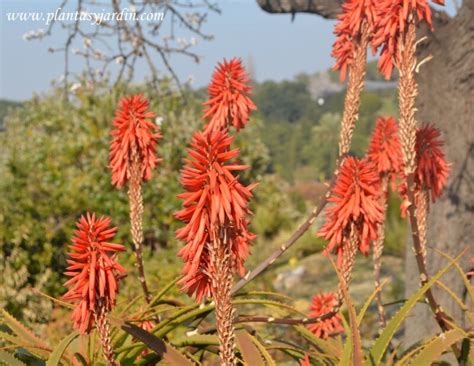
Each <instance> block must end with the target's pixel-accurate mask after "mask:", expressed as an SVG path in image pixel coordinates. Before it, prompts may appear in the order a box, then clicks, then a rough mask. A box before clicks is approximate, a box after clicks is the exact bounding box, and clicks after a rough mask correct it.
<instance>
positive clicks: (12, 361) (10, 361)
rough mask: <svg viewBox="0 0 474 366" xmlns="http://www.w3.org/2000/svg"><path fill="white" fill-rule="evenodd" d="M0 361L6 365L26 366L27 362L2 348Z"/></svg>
mask: <svg viewBox="0 0 474 366" xmlns="http://www.w3.org/2000/svg"><path fill="white" fill-rule="evenodd" d="M0 361H1V362H2V363H5V365H9V366H26V364H25V363H23V362H21V361H20V360H19V359H17V358H16V357H15V356H13V355H12V354H11V353H8V352H6V351H2V350H0Z"/></svg>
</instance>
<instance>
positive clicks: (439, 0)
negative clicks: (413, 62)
mask: <svg viewBox="0 0 474 366" xmlns="http://www.w3.org/2000/svg"><path fill="white" fill-rule="evenodd" d="M432 2H433V3H436V4H439V5H444V0H432ZM375 7H376V8H375V9H376V14H377V19H378V20H377V26H376V29H375V34H374V37H373V39H372V45H373V47H374V48H378V47H380V46H382V50H381V52H380V58H379V62H378V64H379V69H380V72H381V73H382V74H383V75H384V76H385V78H386V79H387V80H388V79H390V77H391V75H392V71H393V68H394V64H398V62H399V61H400V60H399V57H400V55H399V49H398V48H399V47H398V45H399V42H398V40H399V38H400V36H401V35H402V34H403V33H404V32H405V30H406V29H407V24H408V22H409V20H410V17H414V19H415V21H416V22H417V23H419V22H422V21H424V22H426V23H427V24H428V26H429V27H430V28H433V24H432V12H431V7H430V5H429V1H428V0H381V1H378V2H376V5H375Z"/></svg>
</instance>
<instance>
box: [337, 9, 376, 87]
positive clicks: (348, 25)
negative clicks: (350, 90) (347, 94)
mask: <svg viewBox="0 0 474 366" xmlns="http://www.w3.org/2000/svg"><path fill="white" fill-rule="evenodd" d="M374 3H375V1H374V0H346V1H345V2H344V3H343V4H342V13H341V14H340V15H339V16H338V20H339V22H338V23H337V24H336V26H335V28H334V33H335V34H336V36H337V38H336V41H335V42H334V44H333V48H332V56H333V57H334V58H335V59H336V63H335V65H334V66H333V69H334V70H340V71H341V73H340V78H341V80H344V79H345V78H346V74H347V70H348V68H349V66H350V65H351V64H352V62H353V59H354V47H355V45H354V42H355V41H356V40H357V39H358V37H360V35H361V33H362V24H363V23H364V22H366V24H367V27H368V29H369V33H371V31H372V30H373V27H374V24H375V20H376V13H375V7H374Z"/></svg>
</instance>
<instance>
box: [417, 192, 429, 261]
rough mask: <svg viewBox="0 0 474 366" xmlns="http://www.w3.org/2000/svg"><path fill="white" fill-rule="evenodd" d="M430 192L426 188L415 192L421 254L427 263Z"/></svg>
mask: <svg viewBox="0 0 474 366" xmlns="http://www.w3.org/2000/svg"><path fill="white" fill-rule="evenodd" d="M428 200H429V197H428V192H426V190H422V191H418V192H416V193H415V207H416V219H417V221H418V231H419V236H420V245H421V255H422V256H423V261H424V262H425V265H426V254H427V252H426V243H427V236H426V235H427V230H428V226H427V225H428V223H427V219H428Z"/></svg>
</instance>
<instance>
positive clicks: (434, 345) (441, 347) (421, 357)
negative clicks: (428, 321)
mask: <svg viewBox="0 0 474 366" xmlns="http://www.w3.org/2000/svg"><path fill="white" fill-rule="evenodd" d="M466 336H467V334H466V332H464V331H463V330H462V329H460V328H456V329H452V330H449V331H447V332H445V333H441V334H440V335H437V336H436V337H434V338H432V341H430V342H428V343H427V344H426V345H425V347H423V348H422V350H421V352H420V353H418V354H417V355H416V356H415V357H414V358H413V359H412V360H411V361H410V362H409V363H408V364H410V365H416V366H425V365H426V366H429V365H431V364H433V362H435V361H436V360H437V359H438V358H439V357H440V356H441V355H442V354H443V353H444V352H445V351H447V350H448V349H449V348H450V347H451V346H452V345H453V344H454V343H456V342H457V341H460V340H461V339H463V338H464V337H466Z"/></svg>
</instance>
